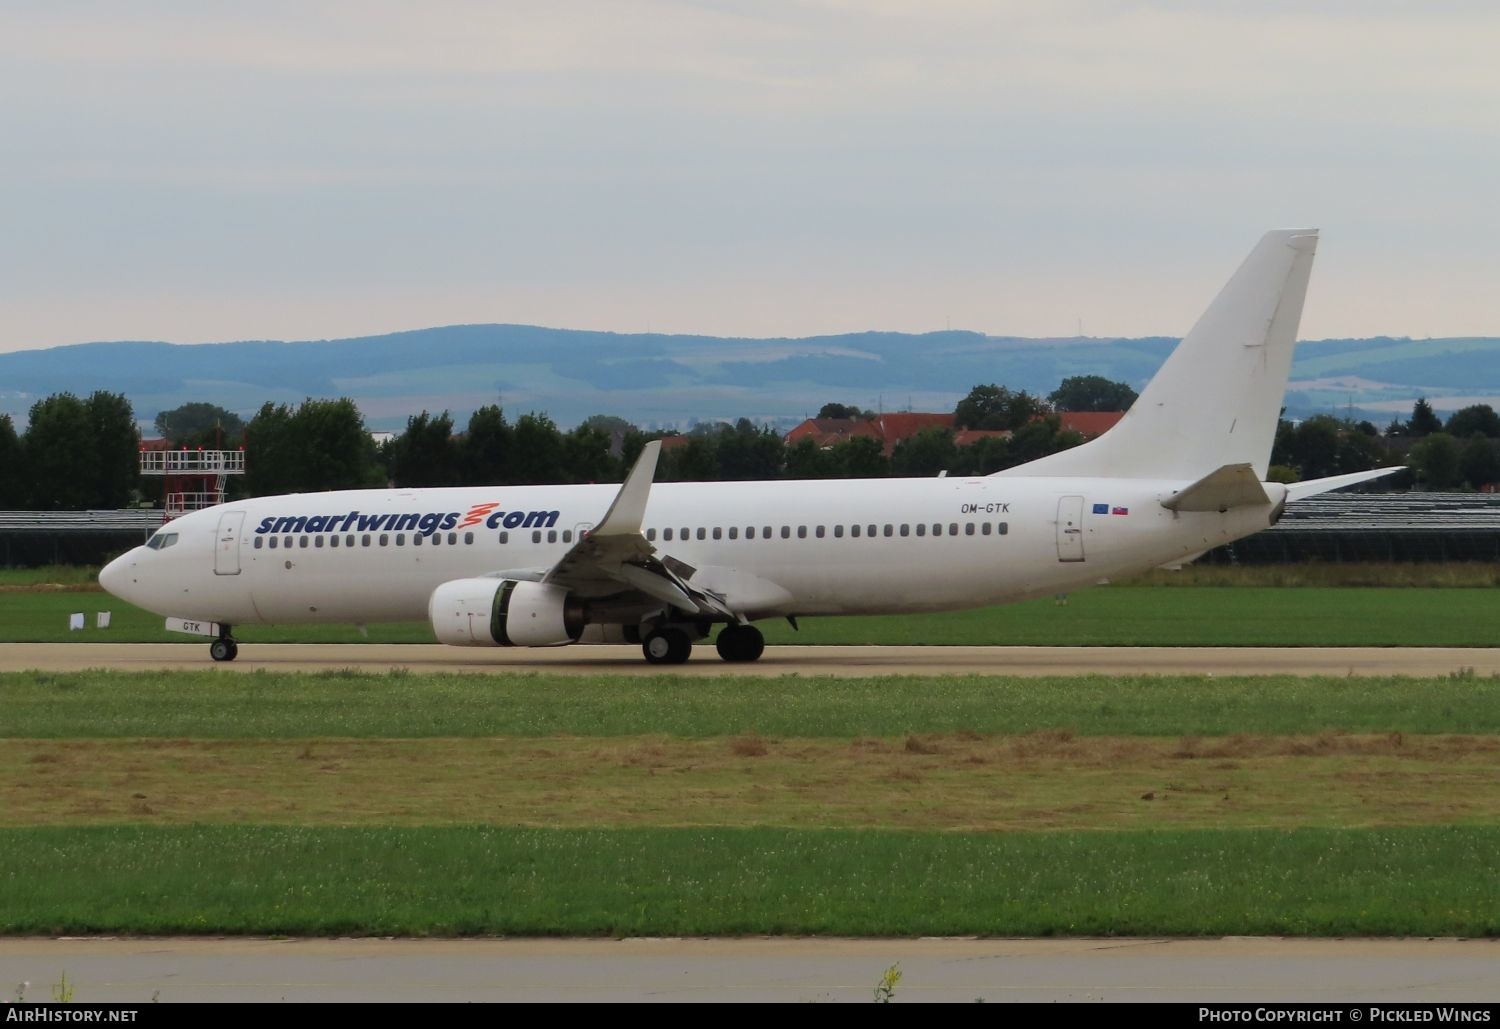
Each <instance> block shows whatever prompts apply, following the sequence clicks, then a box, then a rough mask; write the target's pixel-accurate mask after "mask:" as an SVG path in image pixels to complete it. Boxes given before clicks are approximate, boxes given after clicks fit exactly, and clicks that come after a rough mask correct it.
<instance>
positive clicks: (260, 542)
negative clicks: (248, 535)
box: [146, 536, 266, 550]
mask: <svg viewBox="0 0 1500 1029" xmlns="http://www.w3.org/2000/svg"><path fill="white" fill-rule="evenodd" d="M265 542H266V541H265V540H263V539H261V538H260V537H259V536H257V537H255V543H254V544H253V545H254V547H255V549H256V550H259V549H260V548H261V547H262V546H263V545H264V544H265ZM146 546H148V547H149V546H151V544H150V543H148V544H146ZM153 549H155V548H153Z"/></svg>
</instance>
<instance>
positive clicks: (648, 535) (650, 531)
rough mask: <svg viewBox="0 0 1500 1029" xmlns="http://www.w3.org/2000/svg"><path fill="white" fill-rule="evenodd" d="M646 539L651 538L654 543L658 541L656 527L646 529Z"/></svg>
mask: <svg viewBox="0 0 1500 1029" xmlns="http://www.w3.org/2000/svg"><path fill="white" fill-rule="evenodd" d="M646 539H647V540H649V541H650V542H652V543H655V542H656V530H655V529H647V530H646Z"/></svg>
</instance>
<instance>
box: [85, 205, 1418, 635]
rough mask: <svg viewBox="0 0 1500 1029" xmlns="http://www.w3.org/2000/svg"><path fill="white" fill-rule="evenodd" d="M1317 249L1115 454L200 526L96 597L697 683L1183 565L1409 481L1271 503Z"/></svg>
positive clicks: (203, 628)
mask: <svg viewBox="0 0 1500 1029" xmlns="http://www.w3.org/2000/svg"><path fill="white" fill-rule="evenodd" d="M1317 242H1318V233H1317V230H1315V229H1281V230H1275V231H1272V232H1268V233H1266V234H1265V236H1263V237H1262V238H1261V240H1260V241H1259V243H1258V244H1257V245H1256V246H1255V247H1254V249H1253V250H1252V251H1251V253H1250V255H1249V256H1248V257H1247V258H1246V259H1245V261H1244V262H1243V263H1242V264H1241V265H1240V267H1239V269H1238V270H1237V271H1236V272H1235V273H1234V275H1233V276H1232V277H1231V278H1230V279H1229V281H1228V283H1227V284H1226V285H1225V286H1224V288H1223V289H1222V290H1221V291H1220V292H1219V294H1218V295H1217V297H1216V298H1215V299H1214V300H1213V302H1212V303H1211V304H1210V305H1209V307H1208V309H1207V310H1206V311H1205V312H1204V313H1203V315H1202V316H1201V317H1200V318H1199V319H1198V321H1197V323H1196V324H1195V325H1194V326H1193V328H1192V329H1191V331H1189V332H1188V334H1187V335H1186V336H1185V337H1183V339H1182V341H1181V342H1180V343H1179V344H1178V345H1177V347H1176V348H1175V349H1174V350H1173V351H1172V353H1171V355H1170V356H1169V357H1168V359H1167V361H1166V363H1165V364H1164V365H1163V366H1162V367H1161V368H1160V370H1159V371H1158V372H1157V374H1156V375H1155V376H1154V377H1153V378H1152V379H1151V381H1150V383H1149V384H1148V385H1147V386H1146V388H1145V390H1144V391H1143V392H1142V393H1141V395H1140V397H1139V399H1137V400H1136V401H1135V403H1134V404H1133V405H1132V406H1131V408H1130V410H1129V411H1128V412H1127V413H1126V415H1125V417H1124V418H1122V419H1121V420H1120V422H1119V423H1117V424H1116V425H1115V426H1114V427H1113V428H1112V429H1110V430H1109V431H1108V432H1106V433H1104V434H1103V435H1101V436H1099V437H1097V438H1095V439H1093V440H1090V441H1088V442H1086V443H1084V444H1082V445H1080V446H1077V447H1075V448H1072V449H1070V450H1064V451H1061V452H1059V453H1055V454H1051V455H1049V456H1047V457H1043V458H1041V459H1039V460H1036V461H1032V462H1030V463H1029V464H1024V465H1020V466H1018V467H1015V468H1009V469H1006V470H1004V471H1001V472H997V473H995V474H993V475H988V476H980V477H947V476H939V477H933V478H922V479H854V480H836V481H830V480H813V481H785V480H777V481H765V482H673V483H656V482H654V481H653V478H654V475H655V470H656V463H657V458H658V454H659V451H660V446H661V445H660V443H659V442H650V443H648V444H646V446H645V448H644V449H643V450H642V451H641V454H640V456H639V458H637V460H636V461H635V463H634V465H633V467H632V468H631V469H630V471H629V473H628V474H627V475H626V476H625V481H624V482H623V483H622V484H620V485H617V486H616V485H593V484H591V485H560V486H495V487H463V488H451V489H450V488H442V489H436V488H434V489H377V490H344V491H337V492H329V493H303V494H291V495H287V496H273V497H258V498H253V499H249V500H239V501H234V502H231V503H226V504H222V505H219V506H217V507H213V508H208V509H206V510H203V511H197V512H193V513H190V514H187V515H184V516H182V517H179V518H177V519H175V520H174V521H172V522H169V523H168V524H166V525H165V526H163V527H162V528H161V529H160V530H159V531H157V532H156V533H155V534H154V535H153V536H151V538H150V539H149V540H148V541H147V542H146V543H145V544H143V545H142V546H139V547H136V548H135V549H133V550H131V551H129V552H128V553H126V554H124V555H122V556H120V557H119V558H116V559H115V560H114V561H112V562H110V563H109V564H108V565H107V566H105V567H104V569H103V570H102V571H101V572H100V573H99V582H100V584H101V585H102V586H103V587H104V589H106V590H108V591H109V592H110V593H112V594H114V595H115V596H117V597H119V598H120V599H122V600H125V601H128V602H129V603H132V604H135V605H137V606H139V607H142V608H145V609H146V610H149V611H152V612H155V613H157V614H159V615H164V616H167V627H168V628H169V629H174V630H177V631H180V632H188V633H197V634H200V635H205V636H212V637H213V642H212V643H211V645H210V648H209V653H210V656H211V657H212V658H213V659H214V660H215V661H232V660H234V658H235V657H236V655H237V654H238V652H239V645H238V643H237V641H236V640H235V638H234V635H233V627H234V626H243V625H257V624H308V623H355V624H359V625H363V624H366V623H373V622H387V621H390V622H394V621H418V620H423V619H425V620H426V621H427V622H428V623H429V624H430V625H431V627H432V631H433V634H434V635H435V636H436V638H437V639H438V640H439V641H440V642H442V643H446V644H452V645H456V646H465V647H504V646H513V647H557V646H566V645H570V644H580V643H639V644H640V645H641V649H642V653H643V654H644V656H645V659H646V660H647V661H649V662H651V663H653V664H678V663H681V662H684V661H686V660H688V658H689V656H690V655H691V653H692V650H693V644H694V643H695V642H697V641H700V640H703V639H705V638H706V637H707V636H708V635H709V634H710V633H713V632H714V631H715V627H719V628H718V630H717V635H716V637H715V646H716V648H717V650H718V653H719V656H720V657H721V658H723V659H724V660H725V661H728V662H747V661H755V660H757V659H758V658H760V656H761V654H762V652H763V651H764V649H765V639H764V636H763V634H762V633H761V631H760V630H759V629H758V628H757V627H756V626H755V624H754V623H755V622H757V621H761V620H764V619H770V618H786V619H787V620H789V621H790V622H791V624H792V625H793V626H794V627H795V626H796V625H797V619H798V618H802V617H811V616H817V615H858V614H906V613H914V612H928V611H947V610H955V609H963V608H975V607H984V606H989V605H994V604H1000V603H1005V602H1011V601H1019V600H1025V599H1029V598H1033V597H1042V596H1049V595H1055V594H1058V593H1063V592H1067V591H1070V590H1072V589H1074V588H1077V587H1081V586H1085V585H1090V584H1093V583H1096V582H1097V581H1099V580H1101V579H1112V578H1118V577H1122V576H1127V575H1132V574H1136V573H1140V572H1145V571H1148V570H1150V569H1153V568H1156V567H1159V566H1163V565H1169V564H1173V563H1177V562H1181V561H1183V560H1186V559H1190V558H1192V557H1193V556H1196V555H1199V554H1201V553H1203V552H1204V551H1207V550H1209V549H1212V548H1213V547H1217V546H1220V545H1222V544H1225V543H1230V542H1233V541H1234V540H1237V539H1240V538H1242V537H1244V536H1248V535H1250V534H1251V533H1254V532H1257V531H1259V530H1261V529H1264V528H1267V527H1268V526H1270V525H1272V524H1273V523H1275V522H1276V521H1277V520H1278V519H1279V518H1280V516H1281V514H1282V512H1283V511H1284V510H1285V507H1286V505H1287V503H1289V502H1290V501H1294V500H1297V499H1299V498H1301V497H1308V496H1313V495H1315V494H1318V493H1323V492H1325V491H1327V490H1332V489H1338V488H1340V487H1342V486H1349V485H1352V484H1354V483H1358V482H1363V481H1365V480H1368V479H1373V478H1376V477H1378V476H1382V475H1388V474H1390V473H1392V472H1395V471H1398V470H1399V469H1397V468H1380V469H1374V470H1370V471H1363V472H1355V473H1352V474H1346V475H1335V476H1331V477H1329V478H1323V479H1315V480H1312V481H1309V482H1300V483H1294V484H1292V485H1282V484H1281V483H1275V482H1267V481H1265V480H1266V472H1267V465H1268V463H1269V458H1270V453H1271V445H1272V442H1273V438H1274V436H1275V433H1276V424H1277V420H1278V418H1279V417H1280V413H1281V405H1282V399H1283V396H1284V394H1285V391H1286V383H1287V377H1288V373H1289V371H1290V368H1291V361H1292V350H1293V346H1294V344H1295V341H1296V338H1297V326H1298V322H1299V321H1300V319H1301V315H1302V306H1303V300H1304V298H1305V296H1306V291H1307V283H1308V277H1309V274H1310V272H1311V269H1312V262H1313V255H1314V252H1315V251H1316V249H1317Z"/></svg>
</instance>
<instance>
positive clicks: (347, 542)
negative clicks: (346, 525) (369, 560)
mask: <svg viewBox="0 0 1500 1029" xmlns="http://www.w3.org/2000/svg"><path fill="white" fill-rule="evenodd" d="M344 546H346V547H352V546H354V533H352V532H351V533H350V534H349V535H347V536H345V537H344Z"/></svg>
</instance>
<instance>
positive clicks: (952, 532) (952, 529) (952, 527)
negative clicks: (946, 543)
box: [948, 522, 958, 536]
mask: <svg viewBox="0 0 1500 1029" xmlns="http://www.w3.org/2000/svg"><path fill="white" fill-rule="evenodd" d="M948 535H949V536H957V535H958V523H957V522H949V523H948Z"/></svg>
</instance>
